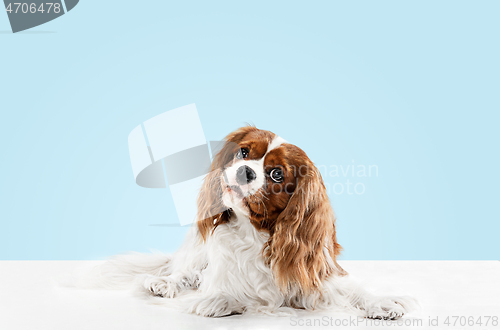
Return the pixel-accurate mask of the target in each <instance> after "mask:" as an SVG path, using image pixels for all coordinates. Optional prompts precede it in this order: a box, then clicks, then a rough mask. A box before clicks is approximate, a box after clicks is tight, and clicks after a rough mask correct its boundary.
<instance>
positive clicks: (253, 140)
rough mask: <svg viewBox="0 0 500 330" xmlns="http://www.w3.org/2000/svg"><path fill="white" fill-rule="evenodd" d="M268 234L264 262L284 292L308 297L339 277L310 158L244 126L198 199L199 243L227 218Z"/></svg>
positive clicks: (330, 223) (330, 225) (326, 207)
mask: <svg viewBox="0 0 500 330" xmlns="http://www.w3.org/2000/svg"><path fill="white" fill-rule="evenodd" d="M232 212H235V213H236V214H237V215H244V216H246V217H248V219H249V221H250V222H251V223H252V224H253V225H254V226H255V227H256V228H257V229H258V230H264V231H267V232H269V240H268V242H267V243H266V244H265V246H264V250H263V253H264V256H265V258H266V260H267V261H268V262H269V264H270V266H271V268H272V269H273V272H274V275H275V278H276V283H277V284H278V285H279V287H280V288H281V289H282V290H283V291H288V290H290V289H294V288H295V289H296V288H298V289H300V290H302V291H305V292H307V291H310V290H314V289H317V288H319V287H320V284H321V282H322V280H323V279H324V278H325V277H326V276H328V275H329V274H331V273H332V272H337V273H338V274H343V273H344V271H343V270H342V268H340V266H339V265H338V264H337V263H336V261H335V257H336V256H337V254H338V253H339V252H340V249H341V248H340V245H338V244H337V241H336V235H335V217H334V214H333V210H332V208H331V205H330V202H329V200H328V196H327V193H326V189H325V186H324V184H323V180H322V178H321V174H320V173H319V171H318V169H317V168H316V167H315V166H314V164H313V163H312V161H311V160H310V159H309V158H308V157H307V155H306V154H305V153H304V151H302V150H301V149H300V148H298V147H297V146H295V145H293V144H290V143H288V142H286V141H285V140H283V139H282V138H281V137H279V136H277V135H275V134H274V133H271V132H269V131H264V130H260V129H257V128H255V127H253V126H247V127H243V128H240V129H238V130H236V131H235V132H233V133H231V134H229V135H228V136H227V137H226V143H225V144H224V147H223V148H222V150H221V151H220V152H219V153H218V154H217V155H216V156H215V158H214V161H213V163H212V168H211V172H210V173H209V174H208V176H207V177H206V179H205V182H204V185H203V187H202V190H201V191H200V195H199V198H198V228H199V231H200V233H201V236H202V239H204V240H205V239H206V238H207V237H208V235H210V233H211V232H212V231H213V230H214V229H215V228H216V227H217V226H219V225H220V224H222V223H225V222H228V221H230V216H231V213H232Z"/></svg>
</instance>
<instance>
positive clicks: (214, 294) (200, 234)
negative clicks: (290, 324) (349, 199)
mask: <svg viewBox="0 0 500 330" xmlns="http://www.w3.org/2000/svg"><path fill="white" fill-rule="evenodd" d="M197 205H198V210H197V221H196V224H195V225H193V226H192V227H191V230H190V232H189V233H188V236H187V238H186V240H185V242H184V243H183V245H182V246H181V248H180V249H179V250H178V251H177V252H176V253H174V254H173V255H171V256H162V255H160V256H154V255H153V256H147V255H132V256H121V257H117V258H115V259H114V260H111V261H110V262H108V264H107V266H106V267H107V268H106V267H104V268H102V269H101V273H102V274H104V273H106V274H105V276H108V279H109V280H108V283H110V282H113V281H116V282H120V281H124V283H125V282H126V283H128V282H127V280H125V279H130V278H135V281H136V282H138V284H139V286H140V288H141V290H142V291H144V292H146V293H147V294H149V295H151V296H153V297H157V298H163V299H164V300H165V301H170V302H172V304H171V305H175V306H176V307H177V308H181V309H182V310H183V311H184V312H188V313H194V314H198V315H201V316H206V317H221V316H227V315H233V314H241V313H264V314H270V315H290V313H293V310H294V309H303V310H332V309H340V310H344V311H347V312H351V313H353V314H355V315H357V316H363V317H367V318H375V319H386V320H395V319H398V318H400V317H402V316H403V315H404V314H405V313H408V312H410V311H411V310H412V309H414V306H415V304H416V301H415V300H414V299H412V298H409V297H377V296H374V295H372V294H370V293H368V292H367V291H365V290H364V289H362V288H360V287H359V286H357V285H356V284H354V283H353V282H352V281H351V280H350V279H349V277H348V276H347V273H346V271H344V270H343V269H342V267H341V266H340V265H339V264H338V263H337V261H336V259H337V256H338V255H339V253H340V251H341V246H340V245H339V243H338V242H337V238H336V231H335V216H334V212H333V210H332V207H331V204H330V201H329V199H328V196H327V192H326V189H325V185H324V183H323V180H322V177H321V174H320V172H319V171H318V169H317V168H316V167H315V166H314V164H313V162H312V161H311V160H310V159H309V158H308V157H307V155H306V153H305V152H304V151H302V150H301V149H300V148H299V147H297V146H295V145H293V144H290V143H288V142H286V141H285V140H284V139H282V138H281V137H279V136H277V135H275V134H274V133H272V132H269V131H265V130H260V129H258V128H256V127H254V126H246V127H242V128H240V129H238V130H236V131H234V132H232V133H230V134H229V135H228V136H227V137H226V138H225V143H224V146H223V147H222V149H221V150H220V152H218V153H217V155H216V156H215V157H214V160H213V162H212V166H211V169H210V172H209V174H208V175H207V176H206V178H205V180H204V183H203V185H202V188H201V190H200V193H199V197H198V201H197ZM104 269H105V270H104ZM110 274H111V275H110ZM127 285H128V284H127Z"/></svg>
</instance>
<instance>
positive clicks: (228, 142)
mask: <svg viewBox="0 0 500 330" xmlns="http://www.w3.org/2000/svg"><path fill="white" fill-rule="evenodd" d="M253 131H258V129H257V128H256V127H254V126H245V127H242V128H239V129H237V130H236V131H234V132H232V133H230V134H229V135H228V136H226V138H225V139H224V140H225V143H224V146H223V147H222V149H221V150H220V151H219V152H218V153H217V155H216V156H215V157H214V159H213V161H212V165H211V167H210V173H208V174H207V176H206V177H205V179H204V181H203V185H202V187H201V190H200V193H199V195H198V212H197V225H198V230H199V232H200V234H201V238H202V240H203V241H205V240H206V239H207V237H208V235H209V234H210V233H211V232H212V231H213V230H214V229H215V228H216V227H217V226H218V225H220V224H222V223H225V222H227V221H229V215H230V214H229V210H227V207H225V205H223V203H222V192H223V190H222V189H223V186H222V172H223V171H224V168H225V166H226V165H227V164H228V163H229V162H231V161H232V160H233V159H234V155H235V154H236V152H238V150H239V149H238V144H239V143H240V142H241V141H243V139H244V138H245V136H246V135H247V134H248V133H250V132H253Z"/></svg>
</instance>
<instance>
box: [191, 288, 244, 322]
mask: <svg viewBox="0 0 500 330" xmlns="http://www.w3.org/2000/svg"><path fill="white" fill-rule="evenodd" d="M189 312H191V313H194V314H198V315H201V316H206V317H221V316H229V315H233V314H241V313H243V308H242V307H241V305H240V304H238V302H237V301H236V300H235V299H234V298H232V297H230V296H228V295H225V294H222V293H221V294H217V295H210V296H205V297H200V298H199V299H198V300H196V301H195V302H194V303H192V305H191V306H190V308H189Z"/></svg>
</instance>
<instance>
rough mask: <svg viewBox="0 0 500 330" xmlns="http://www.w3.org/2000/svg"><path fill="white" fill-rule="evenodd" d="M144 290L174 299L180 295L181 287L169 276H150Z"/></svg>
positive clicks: (145, 282)
mask: <svg viewBox="0 0 500 330" xmlns="http://www.w3.org/2000/svg"><path fill="white" fill-rule="evenodd" d="M144 288H145V289H146V290H148V291H149V292H150V293H151V294H152V295H154V296H158V297H163V298H174V297H175V296H176V295H177V294H178V293H179V286H178V285H177V283H176V281H174V280H173V279H172V278H170V277H169V276H162V277H156V276H149V277H148V278H146V280H145V281H144Z"/></svg>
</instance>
